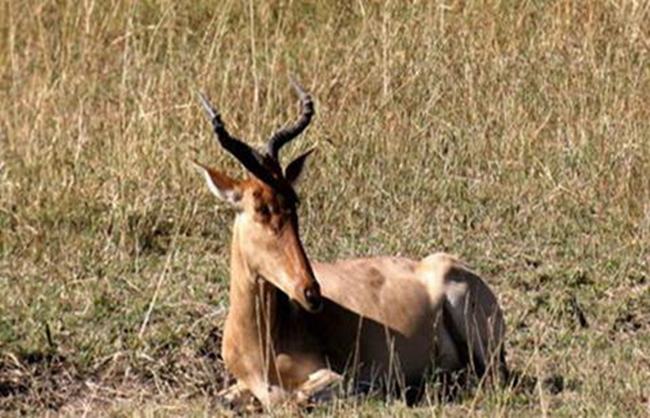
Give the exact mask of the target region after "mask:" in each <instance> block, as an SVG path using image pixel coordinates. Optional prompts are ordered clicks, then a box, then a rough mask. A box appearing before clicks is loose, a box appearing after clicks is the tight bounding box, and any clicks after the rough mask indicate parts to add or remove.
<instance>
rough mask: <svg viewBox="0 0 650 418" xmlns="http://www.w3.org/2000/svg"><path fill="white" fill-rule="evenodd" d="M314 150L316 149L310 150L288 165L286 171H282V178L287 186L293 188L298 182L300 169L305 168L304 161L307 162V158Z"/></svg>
mask: <svg viewBox="0 0 650 418" xmlns="http://www.w3.org/2000/svg"><path fill="white" fill-rule="evenodd" d="M315 149H316V148H312V149H310V150H309V151H307V152H305V153H304V154H302V155H300V156H299V157H298V158H296V159H295V160H293V161H291V162H290V163H289V165H288V166H287V168H286V170H284V177H285V178H286V179H287V181H288V182H289V184H291V185H292V186H293V185H295V184H296V183H297V182H298V180H299V179H300V174H301V173H302V169H303V167H304V166H305V161H307V157H309V155H310V154H311V153H312V152H314V150H315Z"/></svg>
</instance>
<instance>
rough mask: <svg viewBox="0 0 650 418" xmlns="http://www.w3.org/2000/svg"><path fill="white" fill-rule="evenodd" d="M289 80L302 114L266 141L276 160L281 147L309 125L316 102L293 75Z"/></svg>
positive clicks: (268, 149)
mask: <svg viewBox="0 0 650 418" xmlns="http://www.w3.org/2000/svg"><path fill="white" fill-rule="evenodd" d="M289 81H290V82H291V86H292V87H293V89H294V91H295V92H296V94H297V95H298V98H299V99H300V105H301V108H302V114H301V115H300V119H298V121H297V122H296V123H295V124H293V125H291V126H288V127H286V128H283V129H280V130H279V131H277V132H276V133H274V134H273V136H272V137H271V139H269V141H268V142H267V143H266V153H267V155H268V156H269V157H271V158H272V159H273V160H276V161H277V159H278V153H279V152H280V148H282V146H284V145H285V144H286V143H287V142H289V141H291V140H292V139H294V138H295V137H297V136H298V135H300V134H301V133H302V131H304V130H305V128H306V127H307V126H308V125H309V122H311V118H312V117H313V116H314V102H313V101H312V99H311V96H310V95H309V93H307V92H305V90H304V89H303V88H302V87H301V86H300V84H298V82H296V80H294V79H293V77H291V78H290V79H289Z"/></svg>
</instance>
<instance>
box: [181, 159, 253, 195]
mask: <svg viewBox="0 0 650 418" xmlns="http://www.w3.org/2000/svg"><path fill="white" fill-rule="evenodd" d="M192 163H194V166H195V167H196V168H197V170H199V172H200V173H201V174H202V175H203V177H204V178H205V181H206V183H207V184H208V188H209V189H210V191H211V192H212V194H213V195H215V196H217V197H218V198H219V199H222V200H225V201H226V202H228V203H230V204H232V205H235V206H238V205H239V203H240V202H241V198H242V189H241V185H240V182H238V181H237V180H234V179H232V178H230V177H229V176H228V175H226V174H224V173H222V172H221V171H219V170H215V169H214V168H210V167H206V166H204V165H203V164H201V163H198V162H196V161H192Z"/></svg>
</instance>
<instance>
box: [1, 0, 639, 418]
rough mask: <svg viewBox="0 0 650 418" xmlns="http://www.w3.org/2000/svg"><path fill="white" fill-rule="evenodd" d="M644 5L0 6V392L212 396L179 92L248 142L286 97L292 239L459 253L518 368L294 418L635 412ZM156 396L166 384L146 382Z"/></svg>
mask: <svg viewBox="0 0 650 418" xmlns="http://www.w3.org/2000/svg"><path fill="white" fill-rule="evenodd" d="M648 21H650V5H649V4H648V3H647V2H637V1H585V2H571V1H546V2H537V1H522V2H510V1H506V2H500V1H483V2H468V3H465V2H456V1H450V2H446V3H445V2H433V1H432V2H427V1H413V2H409V3H404V2H399V1H396V0H393V1H387V2H366V1H359V2H318V1H297V0H293V1H292V0H287V1H281V0H278V1H267V2H254V1H252V0H251V1H249V2H237V1H229V0H224V1H211V2H207V1H206V2H197V3H195V2H183V3H179V2H170V1H161V2H115V3H111V2H99V1H93V0H86V1H83V2H69V1H42V2H36V1H25V2H16V1H11V0H5V1H3V2H1V3H0V32H1V37H0V39H1V40H2V43H0V87H1V88H0V294H1V295H2V299H0V351H1V353H0V410H2V411H4V412H15V411H19V410H22V411H23V412H29V413H44V412H46V411H58V412H63V413H68V414H77V413H81V412H82V411H84V410H85V409H88V408H94V409H95V410H97V408H102V410H103V411H105V412H106V413H109V414H115V415H130V414H136V413H137V412H138V411H140V412H145V413H147V412H148V413H159V414H162V415H179V414H181V415H183V414H197V415H199V414H204V413H207V414H219V413H221V412H222V411H221V410H220V407H219V404H218V403H217V402H216V401H215V400H214V393H215V392H216V391H218V390H219V389H220V388H222V387H223V385H224V380H225V379H226V376H225V375H224V371H223V367H222V365H221V362H220V360H219V358H218V356H217V353H218V347H217V346H216V341H218V339H219V329H220V328H219V326H220V324H221V320H222V316H223V312H224V310H225V309H226V308H227V306H226V283H227V280H228V279H227V277H228V257H227V255H228V251H227V248H228V241H229V227H230V222H231V220H232V214H231V213H230V212H229V210H227V208H225V207H224V206H222V205H219V204H217V203H215V201H214V200H213V198H212V197H211V196H210V195H209V193H207V192H206V190H205V188H204V185H203V184H202V182H201V180H200V179H199V178H198V176H197V175H196V173H195V172H193V170H192V168H191V166H190V164H188V161H189V157H198V158H199V159H201V160H203V161H205V162H210V163H212V164H214V165H215V166H221V167H227V168H229V169H230V170H231V171H232V172H233V173H237V172H240V169H239V168H238V167H237V166H236V164H234V163H233V161H232V160H231V159H230V158H227V157H226V156H225V155H224V153H223V152H220V151H219V150H218V149H217V147H216V146H215V145H214V144H213V139H212V136H211V132H210V128H209V124H208V123H207V122H206V121H205V120H204V119H203V114H202V112H201V110H200V108H199V106H198V104H197V103H196V100H195V91H196V90H197V89H202V90H205V91H206V92H208V93H209V95H210V97H211V98H212V100H213V102H214V103H215V104H216V105H217V106H218V107H219V108H220V110H221V111H222V113H223V117H224V120H225V121H226V123H227V124H228V126H229V128H230V129H231V131H232V132H234V133H236V134H237V135H239V136H241V137H243V138H246V139H247V140H248V141H250V142H253V143H259V142H261V141H262V140H264V139H265V137H266V135H268V134H269V133H270V132H272V130H273V129H275V128H276V127H278V126H279V125H281V124H283V123H284V122H285V121H287V120H290V119H292V118H293V117H294V116H295V115H296V106H295V99H294V98H293V97H292V95H291V92H290V90H289V88H288V84H287V76H288V74H290V73H291V74H295V75H296V76H297V77H298V78H299V79H300V80H301V81H302V83H303V84H304V85H305V86H306V87H307V88H308V89H309V90H311V91H312V93H313V95H314V97H315V98H316V101H317V102H316V103H317V117H316V119H315V122H314V123H313V124H312V126H311V127H310V129H309V130H308V132H307V134H306V135H304V136H303V138H302V139H301V140H299V141H296V142H297V144H295V145H293V146H292V148H291V150H290V152H287V153H286V154H288V155H295V153H297V152H298V151H299V150H302V149H304V148H306V147H307V146H308V145H312V144H317V145H318V153H317V154H316V156H315V158H313V160H312V161H311V165H310V167H309V170H308V172H307V176H306V179H305V181H304V182H303V186H302V190H301V194H302V196H303V200H304V202H305V203H304V205H303V206H302V208H301V217H302V225H303V232H304V233H303V235H304V241H305V245H306V248H307V249H308V253H309V254H310V256H311V257H313V258H316V259H333V258H342V257H347V256H351V255H357V254H379V253H401V254H408V255H411V256H423V255H425V254H427V253H429V252H432V251H436V250H446V251H450V252H453V253H456V254H458V255H460V256H461V257H462V258H463V259H465V260H466V261H467V262H468V263H469V264H471V265H472V266H473V267H474V268H475V269H476V270H478V271H480V272H481V273H482V274H483V275H484V276H486V278H487V279H488V281H489V282H490V283H491V284H492V285H493V286H494V288H495V290H496V292H497V293H498V295H499V296H500V299H501V301H502V304H503V306H504V308H505V310H506V314H507V321H508V326H509V339H508V345H509V347H508V349H509V358H510V363H511V364H512V366H513V367H514V368H515V369H516V370H517V371H518V373H519V374H521V375H522V376H523V378H522V379H521V382H524V383H521V384H518V385H515V386H514V387H509V388H503V389H497V390H488V391H483V390H474V391H470V392H469V393H467V395H466V396H464V397H462V398H461V399H459V400H458V401H456V402H454V403H451V404H444V403H438V402H435V401H431V402H424V403H423V405H421V406H420V407H418V408H417V409H415V410H408V409H406V408H405V407H404V406H403V405H402V404H401V403H400V402H397V401H396V402H390V403H388V404H387V403H386V402H384V401H382V400H379V399H373V398H370V399H355V400H351V399H340V400H338V401H336V402H335V403H332V404H328V405H324V406H323V407H322V408H320V409H317V410H316V411H315V413H316V414H328V413H336V414H347V415H350V414H351V415H357V416H371V415H375V414H383V415H409V414H411V413H414V412H417V413H420V414H422V415H428V414H431V413H443V414H451V415H465V414H466V413H477V414H485V415H515V414H524V415H531V416H536V415H539V414H542V413H549V414H553V415H629V416H632V415H643V414H647V413H649V410H648V408H649V405H650V404H649V402H650V401H649V400H648V398H649V397H650V393H649V392H648V387H647V382H648V381H650V332H649V330H650V274H649V273H648V270H649V264H650V262H649V258H650V248H649V246H650V244H649V243H650V176H649V175H648V173H649V172H650V25H648V24H647V22H648ZM171 399H173V401H172V400H171Z"/></svg>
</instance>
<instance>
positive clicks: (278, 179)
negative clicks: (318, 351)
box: [196, 80, 322, 312]
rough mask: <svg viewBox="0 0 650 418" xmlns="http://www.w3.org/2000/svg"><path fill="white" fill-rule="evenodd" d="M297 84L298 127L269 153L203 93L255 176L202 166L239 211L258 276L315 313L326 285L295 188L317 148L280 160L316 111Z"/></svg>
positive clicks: (285, 132)
mask: <svg viewBox="0 0 650 418" xmlns="http://www.w3.org/2000/svg"><path fill="white" fill-rule="evenodd" d="M292 85H293V87H294V89H295V90H296V92H297V94H298V96H299V97H300V101H301V106H302V114H301V117H300V119H299V120H298V121H297V122H296V123H295V124H293V125H292V126H289V127H287V128H285V129H281V130H279V131H278V132H276V133H275V134H274V135H273V136H272V137H271V138H270V139H269V140H268V142H267V144H266V150H265V151H264V152H259V151H257V150H255V149H254V148H252V147H250V146H248V145H247V144H245V143H244V142H242V141H240V140H239V139H236V138H234V137H232V136H231V135H230V134H229V133H228V131H227V130H226V128H225V126H224V124H223V122H222V121H221V116H220V115H219V113H218V112H217V111H216V110H215V109H214V108H213V107H212V105H211V104H210V103H209V102H208V100H207V99H206V98H205V97H204V96H200V98H201V102H202V103H203V106H204V108H205V110H206V112H207V114H208V117H209V118H210V120H211V122H212V125H213V128H214V132H215V135H216V137H217V139H218V141H219V144H220V145H221V146H222V147H223V148H224V149H225V150H226V151H228V152H229V153H230V154H232V155H233V156H234V157H235V158H237V160H238V161H239V162H241V163H242V165H243V166H244V167H245V168H246V169H247V171H248V173H249V178H247V179H244V180H237V179H234V178H232V177H230V176H228V175H227V174H226V173H224V172H222V171H220V170H216V169H214V168H210V167H207V166H205V165H202V164H199V163H196V165H197V167H198V168H199V170H200V171H201V173H202V174H203V176H204V177H205V179H206V181H207V184H208V187H209V189H210V191H211V192H212V193H213V194H214V195H215V196H217V197H218V198H220V199H222V200H224V201H226V202H228V203H230V204H231V205H233V206H234V207H235V208H236V209H237V217H236V219H235V227H234V234H235V236H236V237H237V240H238V242H239V243H240V244H241V245H240V249H239V250H240V251H241V256H243V257H244V259H245V261H246V264H247V266H248V267H249V268H250V269H251V273H252V276H254V277H262V278H263V279H265V280H267V281H268V282H270V283H271V284H273V285H274V286H275V287H277V288H278V289H280V290H281V291H282V292H284V293H285V294H287V295H288V296H289V297H290V298H291V299H293V300H295V301H297V302H298V303H299V304H300V305H302V306H303V307H304V308H305V309H307V310H308V311H310V312H315V311H318V310H319V309H320V308H321V306H322V299H321V293H320V287H319V285H318V282H317V281H316V278H315V277H314V272H313V271H312V268H311V264H310V263H309V259H308V258H307V255H306V254H305V250H304V248H303V245H302V242H301V240H300V235H299V231H298V214H297V208H298V203H299V201H298V196H297V195H296V192H295V190H294V187H293V186H294V184H295V183H296V181H297V180H298V178H299V176H300V173H301V172H302V168H303V166H304V163H305V160H306V159H307V157H308V156H309V154H310V153H311V151H312V150H310V151H307V152H306V153H304V154H302V155H301V156H299V157H298V158H296V159H295V160H293V161H292V162H291V163H289V164H288V165H287V167H286V169H284V170H283V169H282V166H281V165H280V161H279V159H278V154H279V151H280V148H282V146H283V145H285V144H286V143H287V142H289V141H291V140H292V139H294V138H295V137H297V136H298V135H299V134H300V133H301V132H302V131H303V130H304V129H305V128H306V127H307V125H309V122H310V121H311V118H312V116H313V115H314V105H313V102H312V100H311V97H310V96H309V94H307V93H306V92H305V91H304V90H303V89H302V88H301V87H300V86H299V85H298V84H297V83H296V82H294V81H293V80H292Z"/></svg>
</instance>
